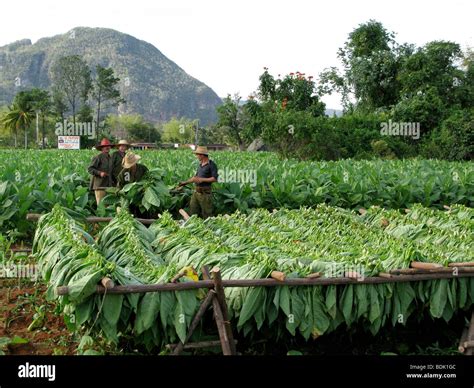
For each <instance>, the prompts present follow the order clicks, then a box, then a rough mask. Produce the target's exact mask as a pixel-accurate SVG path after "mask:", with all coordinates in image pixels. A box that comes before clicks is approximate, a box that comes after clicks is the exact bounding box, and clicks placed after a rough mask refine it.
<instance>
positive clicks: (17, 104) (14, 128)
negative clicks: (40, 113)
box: [3, 91, 35, 149]
mask: <svg viewBox="0 0 474 388" xmlns="http://www.w3.org/2000/svg"><path fill="white" fill-rule="evenodd" d="M34 116H35V112H34V110H33V103H32V100H31V96H30V95H29V94H28V92H25V91H22V92H19V93H18V94H17V95H16V96H15V98H14V100H13V104H12V106H11V107H9V111H8V113H7V114H6V115H5V116H4V117H3V125H4V126H5V128H7V129H9V130H10V131H11V133H12V134H13V136H14V138H15V147H17V144H18V143H17V136H18V131H19V130H23V131H24V134H25V149H27V148H28V128H29V127H30V124H31V122H32V121H33V118H34Z"/></svg>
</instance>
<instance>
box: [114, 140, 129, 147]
mask: <svg viewBox="0 0 474 388" xmlns="http://www.w3.org/2000/svg"><path fill="white" fill-rule="evenodd" d="M121 145H124V146H127V147H130V144H129V143H128V141H127V140H119V142H118V143H117V144H115V147H117V148H118V146H121Z"/></svg>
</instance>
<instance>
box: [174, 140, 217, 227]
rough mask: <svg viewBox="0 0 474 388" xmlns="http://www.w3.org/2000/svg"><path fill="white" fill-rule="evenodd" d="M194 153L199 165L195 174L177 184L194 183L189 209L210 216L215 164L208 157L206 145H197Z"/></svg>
mask: <svg viewBox="0 0 474 388" xmlns="http://www.w3.org/2000/svg"><path fill="white" fill-rule="evenodd" d="M194 154H195V155H196V157H197V158H198V160H199V166H198V169H197V172H196V175H195V176H193V177H192V178H191V179H188V180H187V181H184V182H181V183H180V184H179V186H185V185H188V184H190V183H194V185H195V191H194V193H193V195H192V197H191V203H190V205H189V208H190V209H189V210H190V213H191V215H192V214H197V215H199V216H200V217H202V218H204V219H205V218H208V217H211V216H212V212H213V204H212V188H211V186H212V184H213V183H214V182H217V178H218V169H217V165H216V164H215V163H214V162H213V161H212V160H210V159H209V153H208V151H207V148H206V147H201V146H199V147H197V148H196V150H195V151H194Z"/></svg>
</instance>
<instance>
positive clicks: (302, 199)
mask: <svg viewBox="0 0 474 388" xmlns="http://www.w3.org/2000/svg"><path fill="white" fill-rule="evenodd" d="M93 155H94V152H92V151H58V150H48V151H9V150H1V151H0V203H1V205H0V233H7V232H8V233H9V234H10V235H12V236H13V237H15V236H18V237H21V238H24V237H25V236H26V235H28V233H29V234H31V233H32V228H31V225H29V224H28V223H27V222H26V221H25V215H26V213H28V212H35V213H44V212H47V211H50V210H51V209H52V207H53V206H54V205H55V204H56V203H58V204H61V205H62V206H64V207H66V208H68V209H70V210H71V211H75V212H78V213H81V214H84V215H87V214H98V215H107V214H108V215H110V214H113V213H114V212H115V208H116V206H117V203H119V202H120V201H121V200H123V199H126V200H127V201H128V202H129V203H133V204H135V205H136V206H139V207H140V208H141V210H142V211H144V212H145V211H147V212H149V214H152V215H153V214H154V215H156V213H158V212H162V211H165V210H168V211H171V212H175V211H176V210H177V209H179V208H180V207H186V206H188V203H189V198H190V195H191V192H192V190H191V188H185V190H184V191H183V192H181V193H172V192H170V189H171V188H173V187H174V186H175V185H176V184H177V183H178V182H179V181H181V180H184V179H187V178H189V177H190V176H192V175H193V174H194V173H195V169H196V167H197V162H196V159H195V157H194V155H193V154H192V153H191V152H190V151H189V152H187V151H147V152H142V153H141V155H142V157H143V159H142V162H143V163H144V164H145V165H147V166H148V167H149V168H151V169H152V170H153V171H152V173H151V174H150V176H149V177H148V179H147V180H146V181H145V182H142V183H140V184H136V183H135V184H133V185H132V186H133V187H131V188H129V189H128V191H127V192H124V193H122V194H120V195H116V194H110V195H109V196H108V197H107V199H106V200H105V201H104V202H103V204H102V205H101V206H99V208H98V209H96V207H95V202H94V198H93V196H92V194H91V193H90V192H89V191H88V185H89V176H88V174H87V171H86V169H87V166H88V163H89V162H90V159H91V157H92V156H93ZM211 158H212V159H214V160H215V161H216V163H217V165H218V166H219V171H220V182H219V183H218V184H216V185H215V190H214V197H215V210H216V213H217V214H223V213H232V212H234V211H236V210H240V211H241V212H248V210H249V209H252V208H263V209H269V210H273V209H279V208H290V209H297V208H299V207H301V206H311V207H313V206H315V205H317V204H319V203H326V204H329V205H332V206H338V207H343V208H348V209H354V208H359V207H365V208H368V207H370V206H372V205H378V206H381V207H384V208H392V209H401V208H406V207H410V206H412V205H413V204H415V203H420V204H422V205H423V206H427V207H437V208H442V206H443V205H450V204H463V205H466V206H471V207H472V206H474V164H473V163H471V162H445V161H435V160H406V161H382V160H377V161H353V160H343V161H337V162H298V161H293V160H285V161H282V160H279V159H278V158H277V157H276V156H275V155H274V154H273V153H247V152H239V153H235V152H215V153H213V154H211Z"/></svg>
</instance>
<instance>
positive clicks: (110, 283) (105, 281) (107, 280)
mask: <svg viewBox="0 0 474 388" xmlns="http://www.w3.org/2000/svg"><path fill="white" fill-rule="evenodd" d="M100 284H102V286H103V287H104V288H105V289H107V290H110V289H111V288H114V287H115V283H114V281H113V280H112V279H110V278H108V277H107V276H105V277H103V278H102V280H101V281H100Z"/></svg>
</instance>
